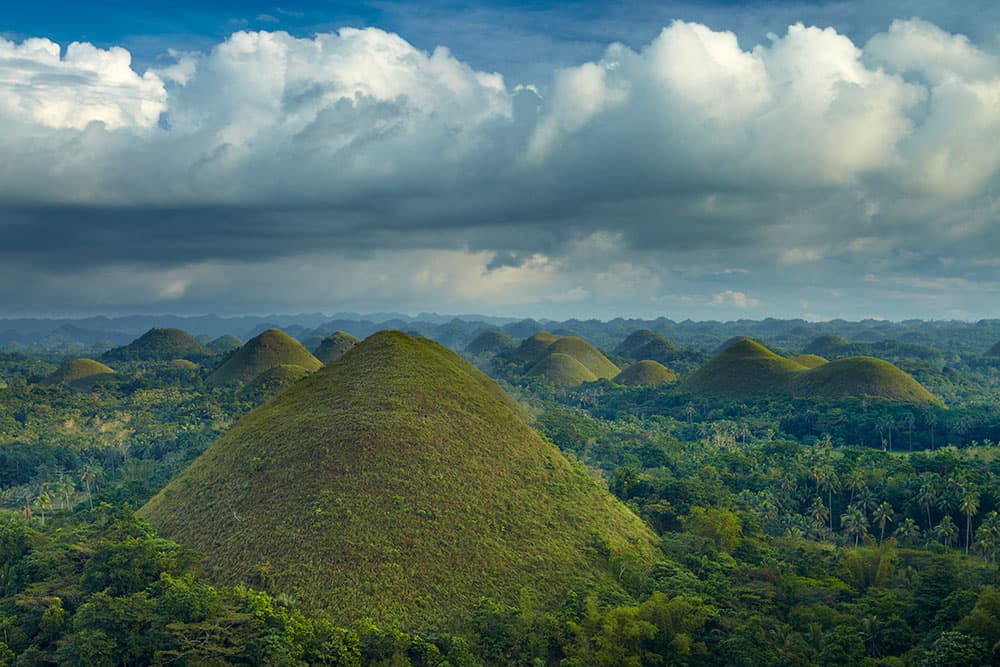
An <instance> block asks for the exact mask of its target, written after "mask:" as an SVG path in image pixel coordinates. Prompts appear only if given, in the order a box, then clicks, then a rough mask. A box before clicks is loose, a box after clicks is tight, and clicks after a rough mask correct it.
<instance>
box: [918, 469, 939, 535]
mask: <svg viewBox="0 0 1000 667" xmlns="http://www.w3.org/2000/svg"><path fill="white" fill-rule="evenodd" d="M937 499H938V491H937V485H936V484H935V483H934V482H933V480H931V479H928V480H925V481H924V482H923V484H921V485H920V491H918V492H917V502H918V503H920V504H921V505H922V506H923V507H924V509H925V510H927V530H931V529H932V528H933V527H934V525H933V524H932V523H931V505H932V504H934V503H935V502H937Z"/></svg>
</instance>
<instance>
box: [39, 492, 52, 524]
mask: <svg viewBox="0 0 1000 667" xmlns="http://www.w3.org/2000/svg"><path fill="white" fill-rule="evenodd" d="M35 507H37V508H38V512H39V513H40V514H41V515H42V525H43V526H44V525H45V510H47V509H49V508H50V507H52V496H50V495H49V492H48V491H44V492H42V493H40V494H38V496H37V497H36V498H35Z"/></svg>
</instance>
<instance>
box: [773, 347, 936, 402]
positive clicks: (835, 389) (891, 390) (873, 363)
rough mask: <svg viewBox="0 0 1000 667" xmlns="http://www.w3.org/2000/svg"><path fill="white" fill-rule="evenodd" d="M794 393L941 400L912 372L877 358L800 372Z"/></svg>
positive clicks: (849, 360) (855, 359) (838, 362)
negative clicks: (921, 383)
mask: <svg viewBox="0 0 1000 667" xmlns="http://www.w3.org/2000/svg"><path fill="white" fill-rule="evenodd" d="M791 389H792V393H793V394H794V395H796V396H802V397H804V398H822V399H836V398H846V397H852V398H861V397H865V398H872V399H875V400H878V401H883V402H886V403H914V404H920V405H929V404H935V405H939V404H940V403H941V401H940V400H938V399H937V398H936V397H935V396H934V395H933V394H931V393H930V392H929V391H927V390H926V389H925V388H924V387H922V386H921V385H920V383H919V382H917V381H916V380H915V379H913V377H912V376H911V375H909V374H908V373H905V372H904V371H902V370H901V369H899V368H897V367H896V366H894V365H892V364H890V363H889V362H888V361H884V360H882V359H875V358H874V357H848V358H846V359H837V360H836V361H831V362H829V363H827V364H823V365H821V366H817V367H816V368H814V369H812V370H810V371H808V372H806V373H800V374H798V375H797V376H796V377H795V378H794V379H793V381H792V384H791Z"/></svg>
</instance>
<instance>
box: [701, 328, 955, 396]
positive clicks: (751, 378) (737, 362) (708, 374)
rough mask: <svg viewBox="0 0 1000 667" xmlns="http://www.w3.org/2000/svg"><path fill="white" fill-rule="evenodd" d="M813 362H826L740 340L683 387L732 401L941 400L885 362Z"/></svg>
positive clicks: (853, 359) (869, 359)
mask: <svg viewBox="0 0 1000 667" xmlns="http://www.w3.org/2000/svg"><path fill="white" fill-rule="evenodd" d="M799 359H802V362H803V363H800V362H799ZM817 361H825V360H822V359H821V358H816V357H813V356H806V357H805V358H802V357H799V358H797V359H786V358H784V357H781V356H779V355H777V354H775V353H774V352H772V351H771V350H769V349H767V348H766V347H765V346H764V345H762V344H761V343H759V342H757V341H754V340H751V339H749V338H742V339H739V340H737V341H736V342H735V343H733V344H732V345H730V346H729V347H727V348H726V349H725V350H723V351H722V352H721V353H719V354H718V355H716V356H715V357H714V358H712V359H711V360H710V361H709V362H708V363H707V364H705V365H704V366H702V367H701V368H700V369H698V370H697V371H695V372H694V373H693V374H692V375H691V376H690V377H689V378H688V379H687V380H685V381H684V383H683V385H682V387H683V389H684V390H686V391H689V392H691V393H694V394H703V395H710V396H716V397H720V398H732V399H741V398H759V397H767V396H795V397H800V398H808V399H814V400H836V399H843V398H848V397H853V398H862V397H864V398H871V399H875V400H878V401H883V402H886V403H913V404H940V401H939V400H938V399H937V398H935V397H934V396H933V395H932V394H931V393H930V392H928V391H927V390H926V389H925V388H924V387H922V386H921V385H920V383H919V382H917V381H916V380H914V379H913V377H911V376H910V375H908V374H907V373H905V372H903V371H902V370H900V369H899V368H897V367H896V366H894V365H893V364H891V363H889V362H888V361H884V360H882V359H875V358H873V357H849V358H846V359H839V360H837V361H831V362H826V363H817V364H816V365H815V366H811V367H810V364H813V363H816V362H817Z"/></svg>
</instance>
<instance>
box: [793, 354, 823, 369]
mask: <svg viewBox="0 0 1000 667" xmlns="http://www.w3.org/2000/svg"><path fill="white" fill-rule="evenodd" d="M792 361H794V362H795V363H797V364H801V365H803V366H805V367H806V368H816V367H817V366H822V365H823V364H828V363H830V362H829V360H828V359H824V358H823V357H821V356H819V355H818V354H800V355H799V356H797V357H792Z"/></svg>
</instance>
